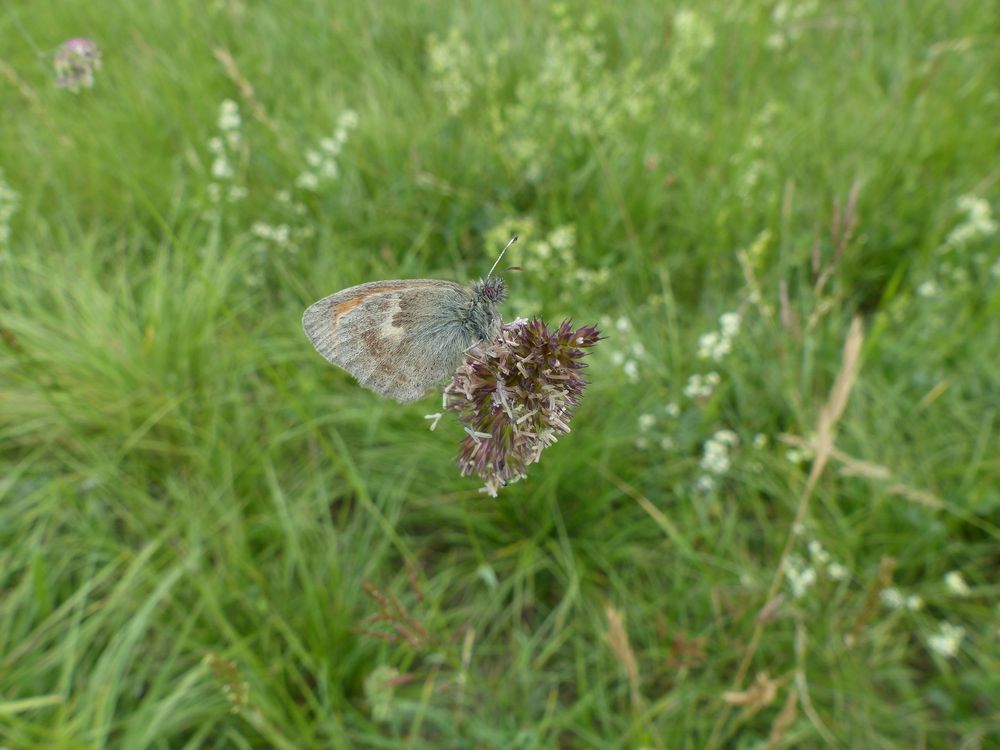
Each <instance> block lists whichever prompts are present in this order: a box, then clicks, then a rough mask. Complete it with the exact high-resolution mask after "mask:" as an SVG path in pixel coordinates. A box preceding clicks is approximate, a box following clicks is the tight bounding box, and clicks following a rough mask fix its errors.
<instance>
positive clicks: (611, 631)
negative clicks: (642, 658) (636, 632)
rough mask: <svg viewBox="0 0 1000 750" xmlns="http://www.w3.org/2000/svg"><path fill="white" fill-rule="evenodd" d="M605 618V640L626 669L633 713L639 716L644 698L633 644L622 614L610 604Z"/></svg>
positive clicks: (606, 607)
mask: <svg viewBox="0 0 1000 750" xmlns="http://www.w3.org/2000/svg"><path fill="white" fill-rule="evenodd" d="M604 616H605V617H606V618H607V620H608V632H607V633H605V634H604V639H605V640H606V641H607V642H608V646H609V647H610V648H611V651H612V652H614V655H615V657H617V659H618V662H619V663H620V664H621V665H622V667H624V669H625V675H626V677H628V686H629V695H630V696H631V700H632V711H633V713H635V714H636V715H638V714H639V713H640V712H641V710H642V696H641V695H640V694H639V663H638V662H637V661H636V658H635V652H633V651H632V644H631V643H629V639H628V633H627V632H626V630H625V621H624V618H623V617H622V614H621V613H620V612H619V611H618V610H616V609H615V608H614V607H612V606H611V605H610V604H606V605H604Z"/></svg>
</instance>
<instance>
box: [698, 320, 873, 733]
mask: <svg viewBox="0 0 1000 750" xmlns="http://www.w3.org/2000/svg"><path fill="white" fill-rule="evenodd" d="M863 341H864V336H863V334H862V332H861V319H860V318H857V317H855V318H854V319H853V320H852V321H851V327H850V328H849V329H848V332H847V337H846V339H845V340H844V350H843V355H842V359H841V364H840V372H839V373H838V374H837V378H836V380H835V381H834V383H833V387H832V388H831V389H830V396H829V397H828V399H827V402H826V403H825V404H824V405H823V407H822V408H821V409H820V413H819V419H818V424H817V427H816V440H815V451H816V456H815V458H814V459H813V463H812V468H811V469H810V471H809V477H808V479H807V480H806V486H805V488H804V489H803V490H802V494H801V496H800V497H799V505H798V508H797V509H796V511H795V518H794V519H793V520H792V523H791V524H790V525H789V530H788V535H787V536H786V538H785V546H784V548H783V549H782V551H781V557H780V558H779V560H778V564H777V566H776V567H775V570H774V575H773V577H772V578H771V585H770V587H769V588H768V591H767V594H766V596H765V599H766V600H767V601H771V600H772V599H774V597H775V596H777V595H778V590H779V589H780V588H781V581H782V579H783V577H784V570H785V565H786V564H787V562H788V557H789V555H791V553H792V549H793V548H794V546H795V541H796V538H797V535H796V533H795V529H798V528H801V526H802V525H803V523H804V521H805V518H806V515H807V514H808V512H809V501H810V499H811V498H812V495H813V492H814V491H815V489H816V483H817V482H818V481H819V478H820V476H821V475H822V474H823V471H824V469H825V468H826V465H827V463H828V461H829V460H830V456H831V454H832V452H833V444H834V440H835V438H836V430H837V422H838V421H839V420H840V418H841V416H842V415H843V413H844V409H845V408H846V407H847V400H848V398H849V397H850V395H851V389H852V388H853V387H854V383H855V381H856V380H857V377H858V372H859V370H860V366H861V363H860V356H861V344H862V342H863ZM765 625H766V622H761V621H758V622H757V623H756V624H755V626H754V630H753V634H752V635H751V637H750V642H749V643H748V644H747V647H746V649H745V650H744V652H743V657H742V658H741V659H740V664H739V667H738V668H737V670H736V676H735V677H734V678H733V685H732V688H731V691H734V692H735V691H738V690H739V689H740V686H741V685H742V684H743V680H744V679H745V678H746V675H747V672H748V671H749V669H750V664H751V663H752V662H753V657H754V654H756V653H757V648H758V647H759V646H760V639H761V637H762V636H763V634H764V626H765ZM728 718H729V706H728V705H727V706H725V707H723V710H722V711H720V712H719V716H718V718H717V719H716V721H715V725H714V727H713V728H712V734H711V736H710V737H709V739H708V744H707V747H708V748H715V747H717V746H718V742H719V737H720V736H721V734H722V728H723V726H725V723H726V721H727V720H728Z"/></svg>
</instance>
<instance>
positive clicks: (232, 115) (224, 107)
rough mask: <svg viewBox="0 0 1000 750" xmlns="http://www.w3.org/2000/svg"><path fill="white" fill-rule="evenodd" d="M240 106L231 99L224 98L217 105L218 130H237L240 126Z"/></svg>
mask: <svg viewBox="0 0 1000 750" xmlns="http://www.w3.org/2000/svg"><path fill="white" fill-rule="evenodd" d="M240 124H241V120H240V108H239V106H237V104H236V102H234V101H233V100H232V99H224V100H223V101H222V103H221V104H220V105H219V121H218V125H219V130H222V131H223V132H225V131H227V130H237V129H238V128H239V127H240Z"/></svg>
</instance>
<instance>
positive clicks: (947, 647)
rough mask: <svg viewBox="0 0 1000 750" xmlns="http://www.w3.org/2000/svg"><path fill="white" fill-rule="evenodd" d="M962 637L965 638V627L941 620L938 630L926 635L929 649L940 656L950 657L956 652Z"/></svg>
mask: <svg viewBox="0 0 1000 750" xmlns="http://www.w3.org/2000/svg"><path fill="white" fill-rule="evenodd" d="M963 638H965V628H963V627H962V626H961V625H952V624H951V623H950V622H945V621H942V622H941V624H940V626H939V628H938V632H937V633H935V634H933V635H931V636H928V638H927V645H928V646H929V647H930V649H931V651H934V652H935V653H937V654H940V655H941V656H945V657H951V656H955V655H956V654H957V653H958V649H959V647H960V646H961V645H962V639H963Z"/></svg>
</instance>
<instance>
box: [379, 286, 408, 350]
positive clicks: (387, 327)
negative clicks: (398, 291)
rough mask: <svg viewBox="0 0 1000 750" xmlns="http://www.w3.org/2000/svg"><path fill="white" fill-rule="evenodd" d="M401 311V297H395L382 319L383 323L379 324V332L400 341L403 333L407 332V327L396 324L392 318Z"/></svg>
mask: <svg viewBox="0 0 1000 750" xmlns="http://www.w3.org/2000/svg"><path fill="white" fill-rule="evenodd" d="M398 312H399V297H398V296H397V297H395V298H394V299H393V300H392V307H391V308H390V309H389V310H388V311H387V312H386V314H385V318H384V319H383V321H382V325H381V326H379V333H380V334H382V336H384V337H385V338H387V339H392V340H394V341H398V340H399V339H401V338H403V334H404V333H406V329H405V328H402V327H400V326H397V325H394V324H393V322H392V319H393V318H395V317H396V314H397V313H398Z"/></svg>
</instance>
